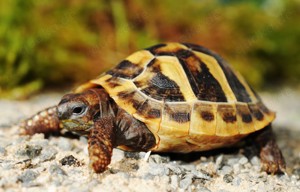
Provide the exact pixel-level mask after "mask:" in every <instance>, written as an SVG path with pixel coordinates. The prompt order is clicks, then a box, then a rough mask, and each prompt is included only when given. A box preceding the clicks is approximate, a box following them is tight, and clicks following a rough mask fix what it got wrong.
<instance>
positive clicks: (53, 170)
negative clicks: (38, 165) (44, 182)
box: [49, 164, 67, 175]
mask: <svg viewBox="0 0 300 192" xmlns="http://www.w3.org/2000/svg"><path fill="white" fill-rule="evenodd" d="M49 172H50V173H51V174H57V175H67V173H66V172H65V171H64V170H63V169H62V168H61V167H60V166H59V165H57V164H53V165H50V167H49Z"/></svg>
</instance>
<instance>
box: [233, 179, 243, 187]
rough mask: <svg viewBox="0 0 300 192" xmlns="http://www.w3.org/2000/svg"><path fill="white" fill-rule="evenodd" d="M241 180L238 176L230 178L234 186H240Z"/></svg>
mask: <svg viewBox="0 0 300 192" xmlns="http://www.w3.org/2000/svg"><path fill="white" fill-rule="evenodd" d="M241 182H242V179H241V178H239V177H235V178H233V180H232V184H233V185H234V186H240V184H241Z"/></svg>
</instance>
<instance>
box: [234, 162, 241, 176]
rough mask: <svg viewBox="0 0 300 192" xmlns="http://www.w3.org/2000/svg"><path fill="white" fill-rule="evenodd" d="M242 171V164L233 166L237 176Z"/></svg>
mask: <svg viewBox="0 0 300 192" xmlns="http://www.w3.org/2000/svg"><path fill="white" fill-rule="evenodd" d="M240 171H241V165H240V164H235V165H233V172H234V173H235V174H238V173H240Z"/></svg>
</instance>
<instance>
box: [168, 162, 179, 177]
mask: <svg viewBox="0 0 300 192" xmlns="http://www.w3.org/2000/svg"><path fill="white" fill-rule="evenodd" d="M166 167H167V168H168V169H169V170H170V171H171V173H172V174H175V175H180V174H182V169H181V168H180V166H179V165H173V164H166Z"/></svg>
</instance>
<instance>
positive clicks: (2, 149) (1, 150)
mask: <svg viewBox="0 0 300 192" xmlns="http://www.w3.org/2000/svg"><path fill="white" fill-rule="evenodd" d="M5 153H6V150H5V148H4V147H1V146H0V154H1V155H5Z"/></svg>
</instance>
